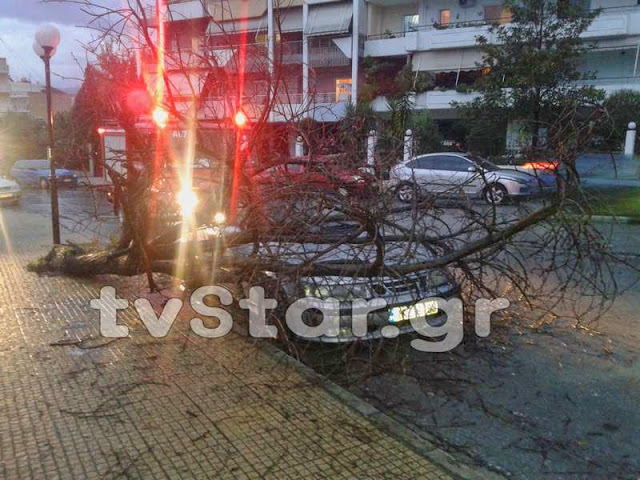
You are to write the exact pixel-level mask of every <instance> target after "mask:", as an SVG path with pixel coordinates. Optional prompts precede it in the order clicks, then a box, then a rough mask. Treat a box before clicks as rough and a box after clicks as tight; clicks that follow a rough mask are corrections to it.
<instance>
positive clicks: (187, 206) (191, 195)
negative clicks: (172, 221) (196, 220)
mask: <svg viewBox="0 0 640 480" xmlns="http://www.w3.org/2000/svg"><path fill="white" fill-rule="evenodd" d="M178 205H179V206H180V210H181V211H182V215H183V216H185V217H187V216H191V215H193V212H194V211H195V209H196V207H197V206H198V195H196V192H194V191H193V190H191V189H185V190H182V191H181V192H180V193H178Z"/></svg>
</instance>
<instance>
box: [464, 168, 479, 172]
mask: <svg viewBox="0 0 640 480" xmlns="http://www.w3.org/2000/svg"><path fill="white" fill-rule="evenodd" d="M467 171H468V172H472V173H475V172H477V171H478V169H477V168H476V167H469V168H468V169H467Z"/></svg>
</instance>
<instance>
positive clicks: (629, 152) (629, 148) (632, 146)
mask: <svg viewBox="0 0 640 480" xmlns="http://www.w3.org/2000/svg"><path fill="white" fill-rule="evenodd" d="M635 150H636V122H630V123H629V130H627V137H626V138H625V140H624V154H625V156H627V157H633V154H634V152H635Z"/></svg>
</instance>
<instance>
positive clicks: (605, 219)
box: [591, 215, 640, 225]
mask: <svg viewBox="0 0 640 480" xmlns="http://www.w3.org/2000/svg"><path fill="white" fill-rule="evenodd" d="M591 220H593V221H594V222H598V223H627V224H632V225H634V224H640V218H638V217H614V216H612V215H593V216H592V217H591Z"/></svg>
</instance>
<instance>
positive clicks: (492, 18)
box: [484, 4, 511, 25]
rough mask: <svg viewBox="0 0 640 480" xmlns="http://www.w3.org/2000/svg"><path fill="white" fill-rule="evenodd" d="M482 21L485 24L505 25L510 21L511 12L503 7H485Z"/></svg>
mask: <svg viewBox="0 0 640 480" xmlns="http://www.w3.org/2000/svg"><path fill="white" fill-rule="evenodd" d="M484 20H485V22H487V23H497V24H500V25H502V24H505V23H509V22H510V21H511V11H510V10H509V8H507V7H505V6H504V5H501V4H500V5H487V6H486V7H484Z"/></svg>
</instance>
